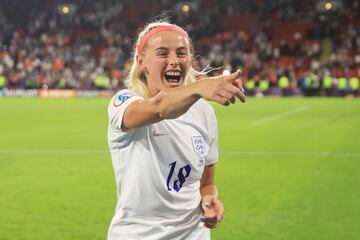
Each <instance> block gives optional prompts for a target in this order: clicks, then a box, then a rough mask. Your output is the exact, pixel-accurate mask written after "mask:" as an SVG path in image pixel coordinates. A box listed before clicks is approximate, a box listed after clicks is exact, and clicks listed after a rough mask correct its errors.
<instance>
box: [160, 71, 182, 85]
mask: <svg viewBox="0 0 360 240" xmlns="http://www.w3.org/2000/svg"><path fill="white" fill-rule="evenodd" d="M164 77H165V79H166V81H167V82H169V83H179V82H180V81H181V72H180V71H173V70H171V71H166V72H165V73H164Z"/></svg>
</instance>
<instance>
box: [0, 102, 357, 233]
mask: <svg viewBox="0 0 360 240" xmlns="http://www.w3.org/2000/svg"><path fill="white" fill-rule="evenodd" d="M108 100H109V99H107V98H88V99H87V98H82V99H79V98H78V99H39V98H30V99H25V98H0V239H1V240H20V239H37V240H39V239H52V240H74V239H76V240H89V239H94V240H97V239H99V240H100V239H106V233H107V228H108V226H109V223H110V220H111V217H112V215H113V211H114V208H115V200H116V199H115V198H116V196H115V182H114V176H113V169H112V165H111V160H110V155H109V153H108V150H107V140H106V134H107V113H106V108H107V102H108ZM214 107H215V109H216V113H217V117H218V124H219V141H220V161H219V163H218V165H217V177H216V180H217V185H218V189H219V192H220V198H221V200H222V201H223V203H224V205H225V218H224V221H223V222H222V224H221V225H220V226H219V228H217V229H216V230H213V231H212V239H213V240H236V239H241V240H256V239H264V240H272V239H284V240H285V239H286V240H289V239H294V240H295V239H296V240H298V239H306V240H312V239H313V240H321V239H324V240H331V239H333V240H339V239H359V238H360V228H359V226H360V204H359V203H360V99H340V98H339V99H334V98H330V99H325V98H314V99H304V98H281V99H274V98H272V99H253V98H250V99H248V102H247V103H246V104H240V103H238V104H236V105H233V106H230V107H222V106H219V105H214Z"/></svg>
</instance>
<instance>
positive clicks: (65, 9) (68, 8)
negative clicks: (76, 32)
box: [57, 3, 77, 16]
mask: <svg viewBox="0 0 360 240" xmlns="http://www.w3.org/2000/svg"><path fill="white" fill-rule="evenodd" d="M76 10H77V5H76V4H74V3H63V4H59V5H58V6H57V11H58V13H59V14H60V15H62V16H66V15H73V14H75V12H76Z"/></svg>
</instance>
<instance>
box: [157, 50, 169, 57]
mask: <svg viewBox="0 0 360 240" xmlns="http://www.w3.org/2000/svg"><path fill="white" fill-rule="evenodd" d="M167 55H168V53H167V52H166V51H158V52H156V56H159V57H167Z"/></svg>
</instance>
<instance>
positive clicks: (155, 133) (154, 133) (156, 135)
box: [152, 130, 167, 137]
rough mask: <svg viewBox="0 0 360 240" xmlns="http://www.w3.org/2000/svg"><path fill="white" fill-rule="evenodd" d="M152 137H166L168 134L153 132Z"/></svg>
mask: <svg viewBox="0 0 360 240" xmlns="http://www.w3.org/2000/svg"><path fill="white" fill-rule="evenodd" d="M152 135H153V136H154V137H158V136H165V135H167V134H166V133H157V132H156V131H155V130H154V131H152Z"/></svg>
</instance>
